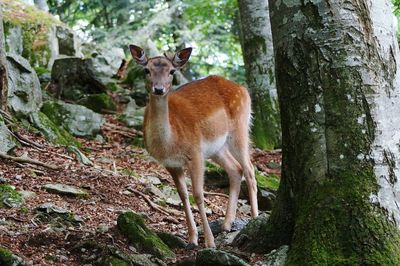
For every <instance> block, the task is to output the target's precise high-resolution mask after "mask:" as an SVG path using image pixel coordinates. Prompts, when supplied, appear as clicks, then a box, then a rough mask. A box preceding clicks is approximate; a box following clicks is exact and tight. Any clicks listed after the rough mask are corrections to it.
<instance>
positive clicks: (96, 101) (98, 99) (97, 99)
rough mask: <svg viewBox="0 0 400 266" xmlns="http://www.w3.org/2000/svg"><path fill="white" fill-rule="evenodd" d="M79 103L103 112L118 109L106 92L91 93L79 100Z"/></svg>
mask: <svg viewBox="0 0 400 266" xmlns="http://www.w3.org/2000/svg"><path fill="white" fill-rule="evenodd" d="M78 104H80V105H83V106H86V107H87V108H89V109H91V110H93V111H95V112H97V113H102V112H104V111H105V110H109V111H116V110H117V106H116V105H115V103H114V101H113V99H112V98H111V96H109V95H108V94H106V93H98V94H90V95H87V96H86V97H84V98H83V99H81V100H80V101H78Z"/></svg>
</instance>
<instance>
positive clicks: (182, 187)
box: [167, 167, 198, 246]
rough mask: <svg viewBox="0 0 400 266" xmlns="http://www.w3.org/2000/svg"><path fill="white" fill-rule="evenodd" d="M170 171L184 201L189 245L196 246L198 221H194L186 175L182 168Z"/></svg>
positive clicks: (169, 169)
mask: <svg viewBox="0 0 400 266" xmlns="http://www.w3.org/2000/svg"><path fill="white" fill-rule="evenodd" d="M167 170H168V172H169V173H170V174H171V176H172V179H173V180H174V183H175V186H176V189H177V190H178V193H179V197H180V198H181V201H182V203H183V209H184V211H185V216H186V223H187V226H188V234H189V245H190V244H193V245H195V246H197V245H198V235H197V228H196V223H195V222H194V218H193V214H192V210H191V208H190V202H189V194H188V190H187V186H186V183H185V176H184V172H183V169H182V168H168V167H167Z"/></svg>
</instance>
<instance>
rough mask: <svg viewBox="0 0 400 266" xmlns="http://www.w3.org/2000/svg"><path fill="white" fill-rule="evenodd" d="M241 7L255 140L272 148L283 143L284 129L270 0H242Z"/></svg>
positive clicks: (259, 144)
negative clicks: (274, 54)
mask: <svg viewBox="0 0 400 266" xmlns="http://www.w3.org/2000/svg"><path fill="white" fill-rule="evenodd" d="M239 10H240V20H241V44H242V51H243V59H244V64H245V68H246V80H247V84H248V86H249V89H250V91H251V94H252V103H253V116H254V121H253V127H252V134H253V142H254V143H255V145H256V146H257V147H260V148H266V149H273V148H275V147H277V146H279V145H280V141H281V129H280V119H279V110H278V99H277V93H276V86H275V74H274V59H273V44H272V34H271V25H270V22H269V13H268V0H261V1H260V0H239Z"/></svg>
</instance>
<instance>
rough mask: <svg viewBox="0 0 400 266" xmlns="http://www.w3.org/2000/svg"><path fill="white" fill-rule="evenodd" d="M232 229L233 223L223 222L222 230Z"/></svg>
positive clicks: (228, 230)
mask: <svg viewBox="0 0 400 266" xmlns="http://www.w3.org/2000/svg"><path fill="white" fill-rule="evenodd" d="M231 229H232V223H223V224H222V231H224V232H230V231H231Z"/></svg>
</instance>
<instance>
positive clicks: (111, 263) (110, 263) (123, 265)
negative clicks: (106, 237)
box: [104, 256, 131, 266]
mask: <svg viewBox="0 0 400 266" xmlns="http://www.w3.org/2000/svg"><path fill="white" fill-rule="evenodd" d="M104 265H105V266H130V265H131V263H130V261H126V260H123V259H120V258H117V257H114V256H109V257H108V258H107V259H106V261H105V262H104Z"/></svg>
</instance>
